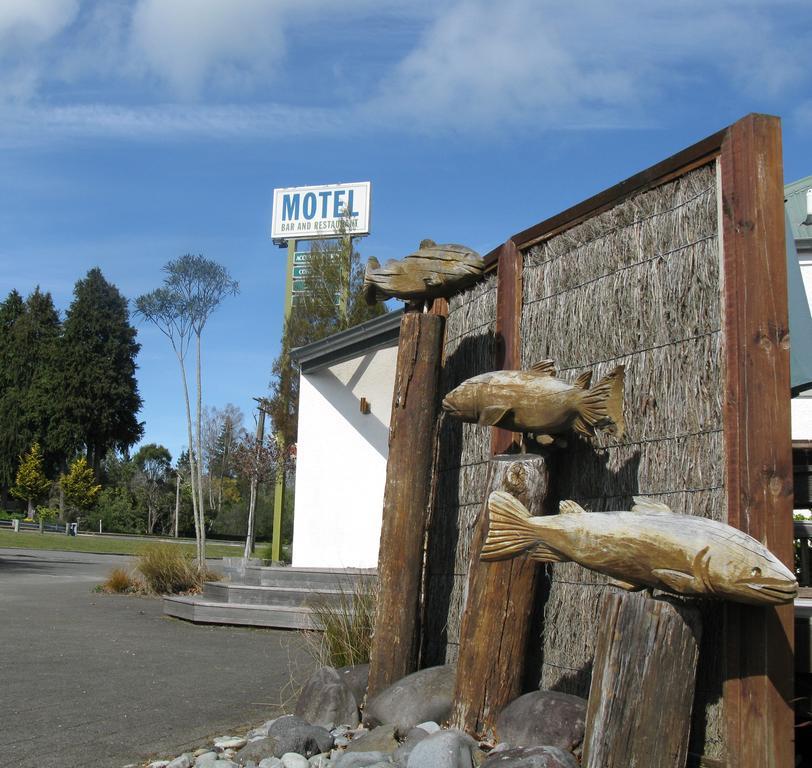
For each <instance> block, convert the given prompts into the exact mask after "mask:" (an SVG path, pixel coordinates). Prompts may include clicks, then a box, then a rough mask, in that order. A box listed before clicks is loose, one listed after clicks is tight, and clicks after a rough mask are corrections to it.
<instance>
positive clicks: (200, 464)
mask: <svg viewBox="0 0 812 768" xmlns="http://www.w3.org/2000/svg"><path fill="white" fill-rule="evenodd" d="M195 339H196V342H197V354H196V357H195V362H196V366H195V367H196V374H197V375H196V378H197V493H198V503H197V506H198V515H200V554H199V557H198V565H199V567H200V570H201V571H202V570H203V569H204V568H205V563H206V516H205V509H206V505H205V501H204V498H203V384H202V378H201V373H200V367H201V362H202V361H201V353H200V333H196V334H195Z"/></svg>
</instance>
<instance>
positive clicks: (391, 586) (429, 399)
mask: <svg viewBox="0 0 812 768" xmlns="http://www.w3.org/2000/svg"><path fill="white" fill-rule="evenodd" d="M444 330H445V317H443V316H442V314H428V313H426V314H424V313H422V312H406V313H404V315H403V319H402V320H401V323H400V342H399V345H398V359H397V369H396V372H395V390H394V394H393V397H392V418H391V420H390V426H389V459H388V461H387V464H386V485H385V487H384V500H383V521H382V525H381V546H380V552H379V555H378V578H379V582H380V593H379V595H378V607H377V612H376V620H375V635H374V637H373V639H372V650H371V653H370V663H369V685H368V688H367V696H368V697H372V696H374V695H375V694H377V693H379V692H380V691H382V690H383V689H384V688H387V687H388V686H390V685H391V684H392V683H395V682H397V681H398V680H399V679H400V678H402V677H404V676H405V675H408V674H410V673H412V672H415V671H416V670H417V654H418V647H419V633H420V587H421V582H422V566H423V549H424V540H425V529H426V520H427V516H428V507H429V499H430V491H431V479H432V478H431V474H432V459H433V454H434V452H433V447H434V436H435V429H436V423H437V418H436V417H437V406H438V391H437V390H438V385H439V374H440V365H441V362H442V347H443V333H444Z"/></svg>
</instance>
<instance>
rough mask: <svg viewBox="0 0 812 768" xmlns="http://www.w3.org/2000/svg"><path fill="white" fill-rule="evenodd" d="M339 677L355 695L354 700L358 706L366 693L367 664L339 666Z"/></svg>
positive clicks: (367, 680)
mask: <svg viewBox="0 0 812 768" xmlns="http://www.w3.org/2000/svg"><path fill="white" fill-rule="evenodd" d="M336 672H338V674H339V677H341V679H342V680H343V681H344V682H345V683H346V685H347V687H348V688H349V689H350V690H351V691H352V695H353V696H355V701H356V703H357V704H358V706H359V707H360V706H361V704H362V702H363V701H364V696H366V695H367V684H368V683H369V664H356V665H355V666H352V667H339V668H338V669H337V670H336Z"/></svg>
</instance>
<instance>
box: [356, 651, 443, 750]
mask: <svg viewBox="0 0 812 768" xmlns="http://www.w3.org/2000/svg"><path fill="white" fill-rule="evenodd" d="M453 695H454V666H453V665H451V664H447V665H445V666H442V667H429V668H428V669H421V670H420V671H419V672H415V673H413V674H411V675H407V676H406V677H404V678H402V679H401V680H398V682H396V683H395V684H394V685H390V686H389V688H386V689H385V690H383V691H381V692H380V693H379V694H378V695H377V696H375V697H373V699H372V700H371V701H369V702H367V707H366V710H365V712H364V722H365V723H368V724H370V725H379V724H380V723H391V724H392V725H394V726H396V728H397V732H398V733H399V734H401V733H402V734H405V733H407V732H408V731H409V729H411V728H414V726H415V725H417V724H418V723H422V722H424V721H426V720H434V721H436V722H438V723H439V722H442V721H443V720H447V719H448V717H449V716H450V714H451V699H452V696H453Z"/></svg>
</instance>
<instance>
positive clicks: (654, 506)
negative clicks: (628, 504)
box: [632, 496, 673, 515]
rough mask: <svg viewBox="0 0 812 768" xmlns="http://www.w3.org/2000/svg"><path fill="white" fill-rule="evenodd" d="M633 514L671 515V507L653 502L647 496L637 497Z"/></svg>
mask: <svg viewBox="0 0 812 768" xmlns="http://www.w3.org/2000/svg"><path fill="white" fill-rule="evenodd" d="M632 512H635V513H636V514H638V515H671V514H673V512H672V511H671V507H669V506H668V505H667V504H660V502H658V501H652V500H651V499H649V498H648V497H646V496H635V497H634V506H633V507H632Z"/></svg>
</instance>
